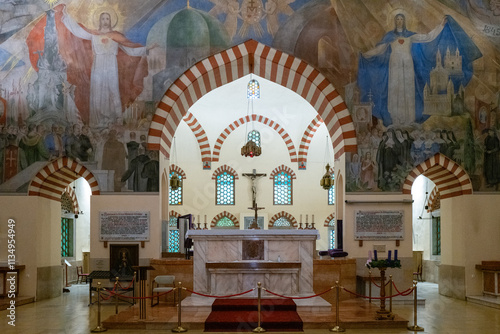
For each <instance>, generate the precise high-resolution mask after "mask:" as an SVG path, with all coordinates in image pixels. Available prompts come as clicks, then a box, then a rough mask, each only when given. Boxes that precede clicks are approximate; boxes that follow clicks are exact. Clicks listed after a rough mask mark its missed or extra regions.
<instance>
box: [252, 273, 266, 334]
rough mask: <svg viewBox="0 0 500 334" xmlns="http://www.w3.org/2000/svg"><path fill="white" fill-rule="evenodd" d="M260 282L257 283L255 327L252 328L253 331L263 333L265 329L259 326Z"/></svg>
mask: <svg viewBox="0 0 500 334" xmlns="http://www.w3.org/2000/svg"><path fill="white" fill-rule="evenodd" d="M261 291H262V284H261V283H260V282H258V283H257V327H256V328H254V329H253V331H252V332H254V333H264V332H265V331H266V330H265V329H264V328H262V327H261V326H260V320H261V319H260V298H261Z"/></svg>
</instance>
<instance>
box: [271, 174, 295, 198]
mask: <svg viewBox="0 0 500 334" xmlns="http://www.w3.org/2000/svg"><path fill="white" fill-rule="evenodd" d="M273 179H274V182H273V184H274V191H273V193H274V196H273V197H274V201H273V204H274V205H291V204H292V175H290V174H289V173H288V172H287V171H284V170H282V171H281V172H279V173H276V174H275V175H274V178H273Z"/></svg>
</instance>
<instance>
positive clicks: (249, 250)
mask: <svg viewBox="0 0 500 334" xmlns="http://www.w3.org/2000/svg"><path fill="white" fill-rule="evenodd" d="M242 241H243V244H242V248H243V251H242V253H243V254H242V260H264V240H242Z"/></svg>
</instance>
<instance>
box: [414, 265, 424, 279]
mask: <svg viewBox="0 0 500 334" xmlns="http://www.w3.org/2000/svg"><path fill="white" fill-rule="evenodd" d="M413 278H416V279H417V281H420V282H422V281H423V280H422V265H421V264H419V265H418V267H417V271H414V272H413Z"/></svg>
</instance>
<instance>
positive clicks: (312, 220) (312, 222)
mask: <svg viewBox="0 0 500 334" xmlns="http://www.w3.org/2000/svg"><path fill="white" fill-rule="evenodd" d="M311 224H314V215H312V219H311Z"/></svg>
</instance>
